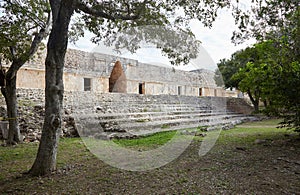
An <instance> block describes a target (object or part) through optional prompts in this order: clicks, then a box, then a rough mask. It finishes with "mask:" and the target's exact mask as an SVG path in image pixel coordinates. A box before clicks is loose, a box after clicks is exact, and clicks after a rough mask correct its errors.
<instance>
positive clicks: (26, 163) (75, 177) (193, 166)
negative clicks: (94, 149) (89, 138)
mask: <svg viewBox="0 0 300 195" xmlns="http://www.w3.org/2000/svg"><path fill="white" fill-rule="evenodd" d="M279 122H280V120H266V121H260V122H252V123H244V124H241V125H238V126H236V127H235V128H234V129H231V130H226V131H225V130H224V131H222V132H221V133H220V136H219V137H218V140H217V142H216V144H215V146H214V147H213V148H212V150H211V151H210V152H209V153H208V154H207V155H205V156H203V157H199V156H198V150H199V147H200V145H201V143H202V142H203V139H205V137H204V138H203V137H201V136H195V137H194V142H192V144H191V145H190V147H189V148H188V149H187V150H186V151H185V152H184V153H183V154H182V155H181V156H180V157H179V158H178V159H176V160H175V161H174V162H171V163H169V164H168V165H166V166H164V167H161V168H159V169H155V170H152V171H149V172H131V171H124V170H120V169H117V168H114V167H111V166H109V165H107V164H105V163H103V162H102V161H100V160H99V159H98V158H97V157H95V156H94V155H93V154H92V153H91V152H90V151H89V150H88V149H87V147H86V145H85V143H84V142H83V141H82V139H80V138H64V139H60V142H59V150H58V156H57V168H58V171H57V172H55V173H53V175H50V176H47V177H45V178H40V177H39V178H30V177H23V175H22V173H24V172H26V171H28V170H29V169H30V167H31V166H32V164H33V162H34V159H35V156H36V153H37V149H38V143H24V144H19V145H17V146H14V147H0V170H1V171H0V194H35V193H36V194H45V193H47V194H95V193H96V194H102V193H103V194H107V193H108V194H120V193H123V192H125V191H122V190H127V191H126V193H125V194H136V193H138V194H141V193H144V194H151V193H158V192H160V190H161V189H162V188H164V189H166V190H167V191H166V193H171V194H172V193H174V192H182V194H187V193H189V192H190V191H185V189H186V187H187V186H189V187H190V189H191V190H192V192H202V193H203V192H207V193H210V194H215V193H219V194H222V193H223V192H224V190H225V192H227V193H228V194H230V193H233V194H243V193H244V192H245V189H247V190H249V189H250V188H251V190H250V191H249V192H252V194H257V193H258V194H272V193H274V192H277V188H278V189H280V190H285V189H292V191H291V193H292V194H293V193H294V192H295V191H298V187H297V178H298V175H297V174H295V173H298V172H299V171H298V169H297V167H296V166H298V165H297V164H295V163H298V155H297V154H299V150H298V145H299V144H298V141H297V139H296V138H297V137H296V136H295V135H297V134H296V133H295V132H293V131H288V130H286V129H278V128H276V126H277V124H278V123H279ZM199 131H200V130H199ZM205 133H207V134H210V133H211V132H205ZM181 136H186V135H179V134H177V133H176V132H162V133H156V134H154V135H151V136H147V137H143V138H139V139H130V140H125V139H121V140H113V141H114V143H115V144H118V145H120V146H123V147H127V148H129V149H133V150H136V149H138V150H139V149H142V150H149V149H152V148H156V147H159V146H161V145H163V144H165V143H166V142H168V141H170V140H171V139H174V138H175V139H180V138H181ZM208 136H209V135H208ZM258 139H259V140H266V143H264V144H257V143H255V141H256V140H258ZM288 140H294V142H293V141H292V142H290V141H288ZM295 141H296V142H295ZM241 149H242V150H241ZM299 162H300V161H299ZM293 163H294V164H293ZM294 165H295V166H294ZM287 167H288V168H287ZM278 170H279V171H278ZM266 171H267V172H266ZM262 172H264V174H261V173H262ZM243 173H247V174H246V175H243V177H241V174H243ZM265 174H267V175H268V177H269V178H273V180H274V182H275V183H276V185H275V184H274V185H273V183H272V182H271V180H267V181H268V182H269V183H268V185H270V188H267V187H268V186H266V185H264V186H260V184H261V183H263V181H265V180H264V178H262V177H265ZM291 174H293V175H291ZM287 175H289V176H293V177H292V178H293V179H291V180H286V176H287ZM157 179H160V180H157ZM212 179H214V180H212ZM241 179H242V180H241ZM62 181H64V182H62ZM267 181H266V182H267ZM174 182H175V183H174ZM199 182H200V183H201V185H199ZM235 182H238V183H239V182H240V184H239V185H236V184H235ZM252 182H254V183H255V184H253V185H254V186H253V185H252V186H251V184H252ZM266 182H265V183H266ZM270 182H271V183H270ZM145 183H147V185H148V184H149V186H148V187H147V185H146V186H144V187H143V185H144V184H145ZM116 184H117V186H116ZM242 184H243V185H242ZM246 184H247V185H246ZM263 184H264V183H263ZM244 185H246V187H245V189H243V186H244ZM212 186H213V188H211V187H212ZM288 186H289V187H288ZM291 187H292V188H291ZM87 189H89V190H90V191H88V190H87ZM238 189H240V191H235V190H238ZM178 190H179V191H178ZM180 190H181V191H180ZM226 190H228V191H226ZM278 192H279V191H278ZM281 192H282V191H281ZM202 193H200V194H202Z"/></svg>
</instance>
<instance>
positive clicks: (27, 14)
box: [0, 0, 50, 144]
mask: <svg viewBox="0 0 300 195" xmlns="http://www.w3.org/2000/svg"><path fill="white" fill-rule="evenodd" d="M0 5H1V9H0V23H1V26H0V65H1V59H2V60H3V61H5V62H6V64H9V68H8V70H7V71H5V70H4V68H3V67H1V80H2V83H1V84H2V87H1V92H2V94H3V96H4V98H5V101H6V105H7V117H8V120H9V133H8V140H7V143H8V144H16V143H18V142H20V141H21V140H20V130H19V126H18V120H17V95H16V78H17V72H18V70H19V69H20V68H21V67H22V66H23V65H24V64H25V63H26V62H27V61H28V60H29V59H30V58H31V57H32V56H33V55H34V54H35V53H36V52H37V50H38V47H39V46H40V45H41V42H42V40H43V39H44V38H45V37H46V36H47V30H48V28H49V25H50V8H49V5H48V3H47V1H45V0H24V1H18V0H2V1H0ZM48 10H49V11H48Z"/></svg>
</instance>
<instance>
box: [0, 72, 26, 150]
mask: <svg viewBox="0 0 300 195" xmlns="http://www.w3.org/2000/svg"><path fill="white" fill-rule="evenodd" d="M16 83H17V76H16V73H15V72H13V73H10V72H8V73H7V75H6V78H5V87H2V88H1V92H2V94H3V96H4V98H5V102H6V107H7V118H8V122H9V129H8V139H7V144H8V145H15V144H17V143H19V142H21V141H22V140H21V134H20V129H19V124H18V112H17V109H18V103H17V91H16Z"/></svg>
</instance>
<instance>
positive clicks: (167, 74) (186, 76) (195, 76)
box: [17, 49, 225, 96]
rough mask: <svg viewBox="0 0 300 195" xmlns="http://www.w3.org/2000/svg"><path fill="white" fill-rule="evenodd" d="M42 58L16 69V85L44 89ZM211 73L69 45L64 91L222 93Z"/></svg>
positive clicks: (43, 57) (171, 93) (214, 94)
mask: <svg viewBox="0 0 300 195" xmlns="http://www.w3.org/2000/svg"><path fill="white" fill-rule="evenodd" d="M44 59H45V54H44V53H43V54H41V55H40V56H39V57H38V58H36V59H34V60H32V61H30V62H29V63H27V64H26V65H25V66H24V67H23V68H22V69H21V70H20V71H19V72H18V77H17V87H18V88H35V89H44V87H45V81H44V80H45V79H44V78H45V71H44ZM120 65H121V67H122V68H119V69H118V71H119V73H118V74H117V76H118V77H116V72H113V71H112V70H113V69H114V68H115V67H116V66H120ZM121 75H122V76H121ZM113 77H114V78H113ZM213 77H214V72H213V71H209V70H198V71H197V72H189V71H182V70H175V69H173V68H167V67H160V66H155V65H151V64H144V63H140V62H138V61H137V60H132V59H128V58H121V57H117V56H112V55H106V54H101V53H88V52H83V51H78V50H72V49H69V50H68V52H67V54H66V61H65V69H64V84H65V90H66V91H92V92H96V93H109V92H120V93H129V94H149V95H160V94H169V95H187V96H225V94H224V90H223V89H222V88H220V87H217V86H216V84H215V81H214V79H213ZM121 83H123V84H121ZM114 85H115V86H114ZM121 85H122V86H123V88H122V87H120V86H121ZM113 86H114V87H113ZM117 86H118V87H117Z"/></svg>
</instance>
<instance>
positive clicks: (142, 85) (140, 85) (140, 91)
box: [139, 83, 145, 94]
mask: <svg viewBox="0 0 300 195" xmlns="http://www.w3.org/2000/svg"><path fill="white" fill-rule="evenodd" d="M139 94H145V83H139Z"/></svg>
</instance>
